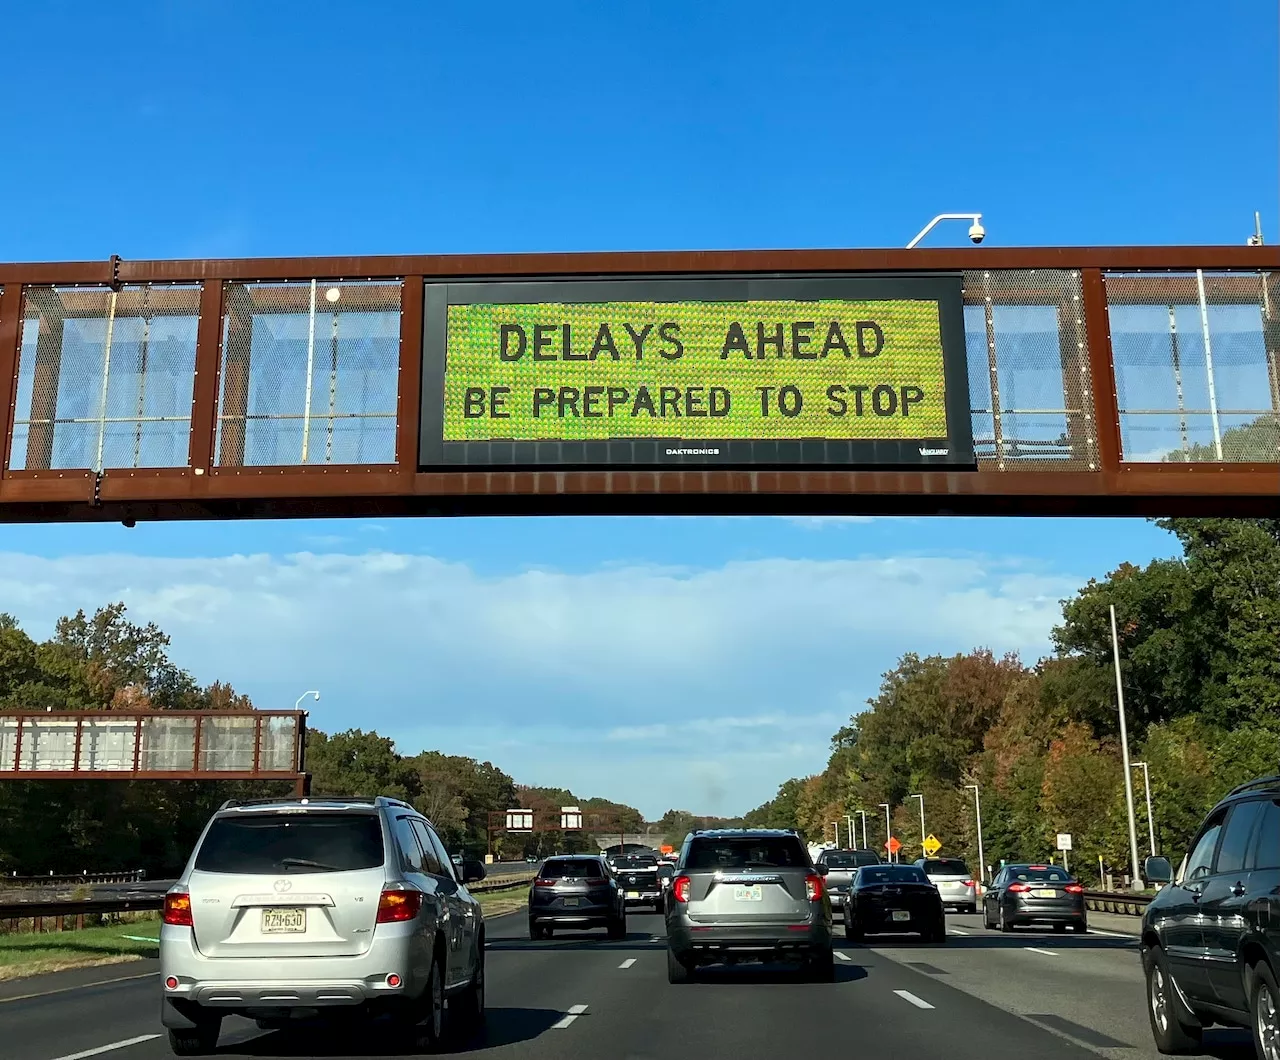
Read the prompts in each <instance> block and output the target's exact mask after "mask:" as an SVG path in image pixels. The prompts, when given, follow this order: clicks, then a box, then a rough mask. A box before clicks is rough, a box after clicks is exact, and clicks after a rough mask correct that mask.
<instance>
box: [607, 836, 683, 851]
mask: <svg viewBox="0 0 1280 1060" xmlns="http://www.w3.org/2000/svg"><path fill="white" fill-rule="evenodd" d="M592 838H594V839H595V841H596V845H597V846H598V847H599V848H600V849H601V850H608V849H609V847H615V846H617V845H618V844H619V843H643V844H644V845H645V846H647V847H653V849H654V850H658V849H659V848H661V847H662V846H663V844H665V843H666V842H667V841H668V840H667V836H666V833H665V832H651V833H648V834H645V835H640V834H638V833H635V832H624V833H622V834H619V833H617V832H614V833H613V834H612V835H595V836H593V837H592ZM681 838H682V839H683V838H684V837H683V836H682V837H681Z"/></svg>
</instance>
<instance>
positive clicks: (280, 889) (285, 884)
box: [271, 880, 293, 894]
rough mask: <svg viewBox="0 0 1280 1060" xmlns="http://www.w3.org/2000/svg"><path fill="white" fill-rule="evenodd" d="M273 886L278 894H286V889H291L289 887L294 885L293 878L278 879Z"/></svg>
mask: <svg viewBox="0 0 1280 1060" xmlns="http://www.w3.org/2000/svg"><path fill="white" fill-rule="evenodd" d="M271 886H272V888H273V889H274V890H275V892H276V894H284V892H285V891H287V890H289V888H290V887H292V886H293V881H292V880H276V882H275V883H273V884H272V885H271Z"/></svg>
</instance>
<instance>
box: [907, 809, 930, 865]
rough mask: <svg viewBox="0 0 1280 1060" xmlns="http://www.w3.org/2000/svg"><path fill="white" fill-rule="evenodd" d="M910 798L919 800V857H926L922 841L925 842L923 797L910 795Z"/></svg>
mask: <svg viewBox="0 0 1280 1060" xmlns="http://www.w3.org/2000/svg"><path fill="white" fill-rule="evenodd" d="M911 798H913V799H919V800H920V856H921V857H928V855H927V854H925V852H924V840H925V830H924V796H923V795H912V796H911Z"/></svg>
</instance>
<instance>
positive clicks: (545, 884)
mask: <svg viewBox="0 0 1280 1060" xmlns="http://www.w3.org/2000/svg"><path fill="white" fill-rule="evenodd" d="M556 882H557V881H556V880H544V879H542V878H539V879H536V880H534V881H533V885H534V886H535V887H554V886H555V885H556Z"/></svg>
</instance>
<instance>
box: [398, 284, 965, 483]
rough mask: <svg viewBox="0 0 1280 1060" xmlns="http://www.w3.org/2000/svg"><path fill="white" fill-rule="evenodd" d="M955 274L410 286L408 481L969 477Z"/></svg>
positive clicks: (959, 306) (958, 288)
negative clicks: (755, 474)
mask: <svg viewBox="0 0 1280 1060" xmlns="http://www.w3.org/2000/svg"><path fill="white" fill-rule="evenodd" d="M963 312H964V309H963V299H962V293H961V279H960V277H959V276H893V277H867V276H865V275H864V276H858V277H829V276H827V277H811V278H774V277H761V278H740V277H735V278H732V279H721V278H717V279H706V280H652V279H636V280H600V281H564V282H530V283H518V282H510V283H508V282H499V283H474V284H472V283H465V284H455V283H447V284H428V286H427V297H426V317H425V321H426V322H425V331H424V342H423V369H424V370H423V394H422V401H423V408H422V440H421V452H420V463H421V464H422V465H423V466H457V465H466V466H475V467H515V466H529V467H541V466H548V465H551V466H558V467H572V466H646V465H649V466H671V465H677V466H688V465H700V464H706V465H717V466H725V465H733V466H770V465H773V466H798V465H815V464H818V465H849V466H873V467H874V466H903V465H907V466H921V465H925V466H928V465H939V464H941V465H947V466H961V467H972V466H974V456H973V444H972V436H971V427H970V414H969V400H968V384H967V373H966V368H965V349H964V323H963Z"/></svg>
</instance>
